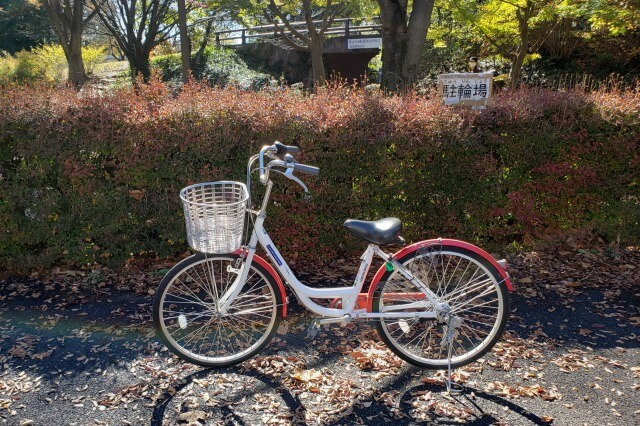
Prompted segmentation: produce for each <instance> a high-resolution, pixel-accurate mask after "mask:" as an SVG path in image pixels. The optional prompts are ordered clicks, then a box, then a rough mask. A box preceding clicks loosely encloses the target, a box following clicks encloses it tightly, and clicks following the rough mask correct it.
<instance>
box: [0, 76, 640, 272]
mask: <svg viewBox="0 0 640 426" xmlns="http://www.w3.org/2000/svg"><path fill="white" fill-rule="evenodd" d="M639 109H640V96H639V95H638V93H634V92H625V93H604V92H602V93H588V94H587V93H582V92H568V93H561V92H553V91H549V90H541V89H522V90H517V91H511V92H503V93H500V94H499V95H497V96H496V98H495V100H494V102H493V105H492V106H491V107H489V108H488V109H487V110H484V111H471V110H467V109H462V108H448V107H444V106H443V105H441V103H440V102H439V101H438V100H437V99H429V98H425V97H423V96H417V95H414V94H409V95H404V96H383V95H380V94H375V93H374V94H371V93H366V92H364V91H359V90H352V89H342V88H333V89H326V90H320V91H319V92H318V93H316V94H313V95H301V94H299V93H297V92H294V91H289V90H277V91H262V92H257V93H255V92H244V91H239V90H235V89H225V90H220V89H211V88H207V87H203V86H200V85H190V86H186V87H185V88H183V90H182V91H181V92H179V93H175V92H174V91H172V90H171V89H170V88H169V87H167V86H166V85H164V84H163V83H161V82H158V81H153V82H152V83H150V84H149V85H140V86H138V87H137V88H136V89H120V90H115V91H112V92H108V93H105V94H98V93H91V92H81V93H77V92H75V91H73V90H64V89H63V90H60V89H56V90H52V89H49V88H25V87H12V88H4V89H0V138H1V143H0V182H1V185H0V219H1V222H0V223H2V228H1V229H0V262H2V263H3V264H4V265H6V268H7V269H8V270H10V271H18V272H20V271H26V270H29V269H33V268H40V267H49V266H51V265H53V264H56V263H74V264H82V263H86V262H96V261H98V262H103V263H109V264H115V265H118V264H122V262H123V261H124V260H125V259H127V258H128V257H129V256H131V254H133V255H136V254H139V253H142V252H145V253H156V254H157V255H159V256H172V255H175V254H178V253H181V252H183V251H184V250H185V248H186V245H185V236H184V223H183V218H182V211H181V207H180V203H179V200H178V191H179V190H180V188H182V187H184V186H186V185H189V184H191V183H195V182H201V181H214V180H222V179H225V180H226V179H233V180H244V176H245V167H246V166H245V164H246V161H247V159H248V157H249V155H250V154H253V153H256V152H257V151H258V150H259V148H260V147H261V146H262V145H264V144H270V143H272V142H273V141H274V140H281V141H282V142H285V143H287V144H295V145H299V146H301V147H302V152H303V153H302V154H301V155H300V157H299V159H300V161H303V162H306V163H309V164H313V165H317V166H319V167H320V168H321V175H320V177H318V178H313V177H303V178H304V180H305V181H306V182H307V184H308V185H309V188H310V190H311V191H312V193H313V195H314V196H313V198H312V199H311V201H308V200H300V197H299V195H300V193H299V191H298V190H297V188H296V187H295V186H292V185H290V184H289V183H287V182H285V181H284V180H282V179H278V178H277V177H276V178H275V179H276V180H278V182H277V184H278V186H277V187H276V189H275V190H274V194H273V201H274V202H275V203H274V204H273V205H272V207H271V210H270V217H269V218H268V220H267V224H266V225H267V227H268V229H269V230H270V231H271V233H272V235H273V236H274V238H275V240H276V242H278V243H279V244H280V245H281V247H282V249H283V251H284V253H285V255H286V256H288V257H289V258H291V259H293V260H294V261H295V262H296V266H297V267H300V268H302V269H305V268H307V267H312V266H316V265H320V264H323V263H325V262H327V261H329V260H332V259H335V258H337V257H339V256H345V255H349V256H350V255H353V254H354V253H356V252H358V251H360V250H361V249H362V248H363V243H362V242H360V241H358V240H356V239H355V238H354V237H351V236H349V235H347V233H346V232H345V231H344V230H343V229H342V226H341V224H342V222H343V221H344V219H346V218H348V217H356V218H362V219H376V218H380V217H384V216H398V217H400V218H402V220H403V222H404V235H405V237H406V238H407V239H408V240H418V239H423V238H432V237H437V236H447V237H456V238H461V239H467V240H470V241H472V242H476V243H479V244H482V245H486V246H488V247H490V248H494V249H499V248H504V247H506V246H509V245H513V244H516V245H517V246H522V245H524V246H530V245H535V244H539V243H548V242H556V241H562V240H563V239H566V238H567V237H568V236H573V237H574V239H577V238H578V236H579V237H580V238H582V239H588V238H593V237H601V238H603V239H604V240H617V239H619V240H620V241H623V242H627V243H635V244H637V243H638V241H639V239H640V234H639V233H638V222H639V221H640V218H639V211H640V201H639V199H638V195H639V192H640V191H639V190H638V176H640V170H639V165H640V154H639V149H638V139H639V138H640V122H639V119H638V116H639ZM583 242H584V241H583Z"/></svg>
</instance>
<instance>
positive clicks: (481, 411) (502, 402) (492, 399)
mask: <svg viewBox="0 0 640 426" xmlns="http://www.w3.org/2000/svg"><path fill="white" fill-rule="evenodd" d="M463 389H464V390H463V392H462V393H451V395H447V396H446V397H447V398H449V399H450V401H455V403H457V405H458V407H457V408H458V409H461V410H464V411H465V412H467V413H469V414H470V415H471V419H468V420H464V421H459V420H455V419H449V418H441V417H437V416H434V418H432V419H430V421H431V422H435V423H436V424H443V425H449V424H451V425H455V424H465V425H478V426H479V425H493V424H496V422H499V421H503V420H504V419H500V418H498V417H496V416H495V415H494V414H492V413H490V412H487V411H485V408H486V407H482V404H484V405H486V404H487V403H489V404H495V406H497V407H500V408H502V409H504V408H505V407H506V408H507V409H508V410H509V411H510V412H511V413H515V414H517V415H518V416H520V417H521V418H522V420H524V419H526V420H528V421H530V422H532V423H533V424H536V425H546V424H549V422H547V421H545V420H544V419H543V418H541V417H540V416H538V415H537V414H535V413H533V412H531V411H529V410H527V409H525V408H523V407H521V406H519V405H517V404H515V403H514V402H513V401H510V400H508V399H505V398H502V397H500V396H497V395H494V394H491V393H487V392H485V391H483V390H481V389H476V388H472V387H464V388H463ZM421 392H437V393H439V394H440V395H446V393H447V391H446V387H445V385H444V384H442V385H439V384H421V385H418V386H414V387H413V388H410V389H407V390H406V391H405V392H404V393H403V395H402V397H401V398H400V406H401V407H403V406H404V407H408V408H407V410H408V409H410V408H412V405H411V401H412V400H413V396H412V395H415V394H419V393H421ZM479 400H482V401H479ZM403 411H405V410H403ZM518 424H522V423H521V421H518Z"/></svg>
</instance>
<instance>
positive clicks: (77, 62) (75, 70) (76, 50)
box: [65, 32, 89, 87]
mask: <svg viewBox="0 0 640 426" xmlns="http://www.w3.org/2000/svg"><path fill="white" fill-rule="evenodd" d="M65 53H66V56H67V65H68V66H69V82H70V83H72V84H73V85H74V86H75V87H81V86H82V85H83V84H84V83H85V82H86V81H87V80H88V79H89V77H88V76H87V73H86V72H85V69H84V61H83V60H82V33H77V32H74V33H73V34H72V35H71V43H69V49H68V53H67V51H65Z"/></svg>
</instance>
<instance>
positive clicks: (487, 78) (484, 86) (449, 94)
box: [438, 72, 493, 106]
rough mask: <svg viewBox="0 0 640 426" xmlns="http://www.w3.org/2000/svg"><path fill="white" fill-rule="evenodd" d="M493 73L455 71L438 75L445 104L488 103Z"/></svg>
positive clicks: (441, 95) (439, 86) (439, 88)
mask: <svg viewBox="0 0 640 426" xmlns="http://www.w3.org/2000/svg"><path fill="white" fill-rule="evenodd" d="M492 83H493V73H490V72H488V73H455V74H442V75H440V76H438V93H439V94H440V97H441V98H442V100H443V101H444V103H445V105H472V106H484V105H487V102H488V101H489V98H490V96H491V89H492Z"/></svg>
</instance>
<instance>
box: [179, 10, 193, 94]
mask: <svg viewBox="0 0 640 426" xmlns="http://www.w3.org/2000/svg"><path fill="white" fill-rule="evenodd" d="M178 27H179V29H180V56H181V58H182V82H183V83H187V82H188V81H189V76H190V75H191V51H190V50H191V49H190V48H189V44H190V43H189V32H188V31H187V8H186V6H185V0H178Z"/></svg>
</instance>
